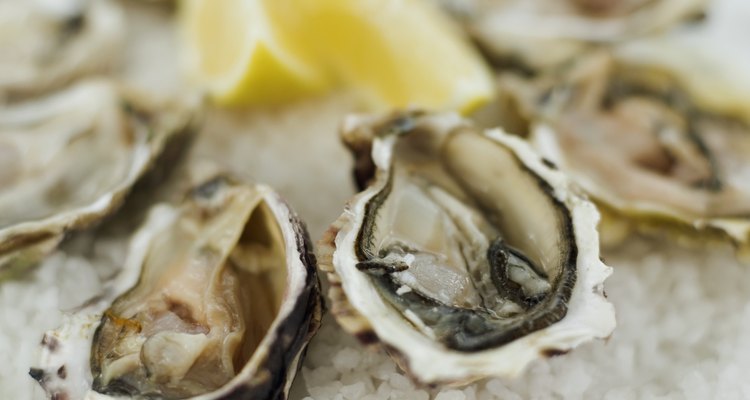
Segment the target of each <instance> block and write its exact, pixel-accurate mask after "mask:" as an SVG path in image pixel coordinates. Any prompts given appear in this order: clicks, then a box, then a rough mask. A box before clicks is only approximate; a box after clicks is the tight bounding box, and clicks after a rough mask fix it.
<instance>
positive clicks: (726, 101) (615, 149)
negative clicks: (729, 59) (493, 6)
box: [500, 46, 750, 245]
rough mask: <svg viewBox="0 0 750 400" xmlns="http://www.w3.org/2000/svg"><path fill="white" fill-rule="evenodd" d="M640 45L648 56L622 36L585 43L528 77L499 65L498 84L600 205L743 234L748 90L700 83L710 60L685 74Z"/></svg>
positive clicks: (616, 212)
mask: <svg viewBox="0 0 750 400" xmlns="http://www.w3.org/2000/svg"><path fill="white" fill-rule="evenodd" d="M638 48H640V49H643V48H642V47H641V46H638ZM659 51H660V52H662V53H664V57H668V58H671V59H672V61H671V63H677V64H680V65H682V64H685V65H688V64H691V62H690V61H689V60H688V59H686V58H680V57H676V54H677V53H673V52H670V51H669V50H668V49H667V48H661V49H660V50H659ZM646 54H648V55H649V56H655V53H653V52H648V53H644V52H642V51H640V50H638V49H637V48H635V47H631V46H628V47H627V48H622V49H618V50H617V52H615V53H594V54H590V55H588V56H587V57H585V58H583V59H581V60H579V61H578V62H577V63H575V64H574V65H572V66H570V67H568V68H565V69H563V70H561V71H557V72H556V73H554V74H550V75H549V76H544V77H540V78H538V79H535V80H524V79H520V78H518V77H517V76H510V75H506V76H505V77H503V78H501V79H500V85H501V89H502V90H503V91H504V92H505V93H506V94H507V93H512V95H513V96H514V98H516V99H517V101H518V104H519V107H518V110H520V111H521V113H522V114H524V118H525V119H526V120H527V121H529V128H528V131H529V134H530V137H529V139H530V141H531V142H532V143H534V145H535V146H536V148H537V149H538V150H539V151H540V152H541V153H543V154H544V155H545V156H546V157H548V158H549V159H551V160H552V161H554V162H555V163H557V164H558V165H560V166H561V168H562V169H563V170H565V171H566V172H568V173H570V174H571V175H572V176H573V178H574V179H575V180H576V181H577V182H578V184H579V185H580V186H582V187H583V188H584V189H585V190H586V191H587V192H588V193H589V194H590V195H591V196H592V197H593V198H594V199H595V200H596V201H597V202H598V203H599V204H601V205H602V206H603V208H604V210H606V211H608V214H609V215H611V216H615V217H620V216H622V217H628V219H630V220H632V221H633V222H634V223H635V224H636V225H637V226H636V227H639V228H646V229H648V230H652V229H654V228H662V227H666V228H669V227H673V228H679V229H678V232H680V231H681V232H685V233H687V234H688V235H687V236H691V235H692V234H693V233H695V232H696V231H697V232H701V233H710V234H717V235H720V236H723V237H728V238H729V239H731V240H732V241H734V242H735V243H736V244H740V245H741V244H743V243H747V242H748V241H750V108H748V104H750V102H749V100H750V97H748V96H747V93H744V94H743V93H737V91H736V90H732V89H731V88H729V87H728V86H724V85H720V84H719V80H717V79H714V80H713V81H712V82H713V83H714V84H713V85H707V81H706V80H707V79H711V75H710V70H706V69H704V68H695V69H694V70H693V71H694V72H698V73H697V74H696V75H695V76H692V77H691V76H690V74H689V73H688V72H689V71H690V69H689V68H687V69H686V68H685V67H684V66H683V67H679V68H680V69H681V70H676V69H670V67H669V63H666V62H664V63H662V62H657V60H656V59H651V61H649V60H648V59H646V58H643V57H642V56H643V55H646ZM697 64H698V65H700V63H698V62H696V61H695V60H694V61H693V62H692V65H697ZM618 219H619V218H614V219H613V222H618V221H617V220H618ZM619 222H621V223H620V224H616V225H611V226H610V229H607V230H606V231H605V232H606V233H607V241H608V242H613V243H614V242H617V241H619V239H622V238H623V237H625V235H626V234H627V233H628V232H629V231H630V228H632V227H631V226H628V224H627V223H625V220H624V219H623V220H622V221H619ZM623 224H624V225H623Z"/></svg>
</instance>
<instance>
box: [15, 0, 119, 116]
mask: <svg viewBox="0 0 750 400" xmlns="http://www.w3.org/2000/svg"><path fill="white" fill-rule="evenodd" d="M124 33H125V23H124V15H123V13H122V10H120V8H119V6H118V5H117V4H115V3H114V2H112V1H109V0H52V1H50V0H36V1H20V2H19V1H7V0H2V1H0V102H2V101H3V99H4V98H8V97H11V98H13V97H17V96H24V95H28V94H34V93H39V92H41V91H44V90H50V89H54V88H56V87H58V86H60V85H63V84H66V83H67V82H69V81H70V80H72V79H74V78H77V77H80V76H82V75H84V74H88V73H93V72H98V71H102V70H104V69H106V68H108V67H110V66H111V65H113V64H114V62H115V61H116V60H117V54H118V53H117V52H118V50H119V49H121V48H122V43H121V42H122V39H123V38H124Z"/></svg>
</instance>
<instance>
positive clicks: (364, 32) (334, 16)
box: [272, 0, 493, 112]
mask: <svg viewBox="0 0 750 400" xmlns="http://www.w3.org/2000/svg"><path fill="white" fill-rule="evenodd" d="M272 13H273V14H274V16H275V18H276V19H277V20H278V21H284V23H285V26H286V27H289V29H293V30H294V32H293V33H292V35H293V38H294V43H295V45H296V46H298V47H297V49H300V48H301V49H300V50H298V51H304V50H307V51H311V52H312V53H313V54H314V55H315V56H316V57H317V58H316V62H317V63H318V64H319V65H320V66H322V68H324V69H326V70H328V71H331V72H333V74H334V76H336V77H337V78H338V79H339V80H340V81H341V82H343V83H344V84H345V85H347V86H350V87H352V88H354V89H355V90H357V91H359V92H360V93H362V95H363V97H364V98H365V99H366V100H367V101H368V102H369V103H370V105H371V106H372V107H374V108H378V109H380V108H390V107H405V106H416V107H423V108H430V109H439V110H446V109H450V110H459V111H463V112H469V111H471V110H473V109H474V108H476V107H477V106H479V105H481V104H483V103H484V102H486V101H488V100H489V99H490V98H491V97H492V96H493V80H492V77H491V74H490V72H489V68H488V67H487V65H486V64H485V62H484V61H483V59H482V58H481V56H480V55H479V54H478V52H477V51H476V50H475V49H474V48H473V47H472V46H471V45H470V44H469V43H468V40H467V39H466V37H465V35H464V34H463V32H462V31H461V30H460V29H459V28H458V27H457V26H455V24H454V23H453V21H451V20H450V19H449V17H448V16H446V15H445V14H444V13H443V12H442V10H440V9H439V8H438V7H437V6H436V5H435V4H434V3H433V2H430V1H426V0H356V1H351V0H273V7H272Z"/></svg>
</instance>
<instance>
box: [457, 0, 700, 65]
mask: <svg viewBox="0 0 750 400" xmlns="http://www.w3.org/2000/svg"><path fill="white" fill-rule="evenodd" d="M707 3H708V1H707V0H567V1H560V0H501V1H498V0H477V1H473V2H469V4H471V5H470V6H469V5H466V4H463V6H462V7H461V8H460V9H461V10H463V12H462V15H463V18H464V19H465V20H466V24H467V27H468V30H469V31H470V32H471V34H472V35H473V36H474V37H475V38H476V40H477V41H478V42H479V44H480V45H481V47H482V48H484V49H485V52H486V54H487V55H488V56H489V57H490V59H491V60H492V61H493V62H494V63H495V64H496V65H498V66H500V67H505V68H514V69H520V70H523V71H525V72H526V73H532V72H533V71H536V70H539V69H542V68H547V67H551V66H554V65H558V64H560V63H561V62H564V61H566V60H569V59H571V58H572V57H573V56H574V55H576V54H578V53H580V52H582V51H584V50H586V49H588V48H590V47H591V45H592V44H601V43H612V42H618V41H622V40H625V39H629V38H634V37H639V36H642V35H644V34H647V33H653V32H655V31H663V30H666V29H667V28H669V27H671V26H672V25H674V24H676V23H678V22H680V21H682V20H685V19H689V18H695V17H696V16H701V15H703V12H704V10H705V8H706V5H707ZM454 9H455V7H454Z"/></svg>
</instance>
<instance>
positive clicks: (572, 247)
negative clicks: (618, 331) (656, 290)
mask: <svg viewBox="0 0 750 400" xmlns="http://www.w3.org/2000/svg"><path fill="white" fill-rule="evenodd" d="M344 138H345V141H346V142H347V144H348V146H349V147H350V148H351V149H352V150H353V152H354V153H355V155H356V157H357V160H356V175H357V180H358V182H359V183H360V185H361V186H362V187H363V191H362V192H360V193H359V194H358V195H356V196H355V197H354V198H353V199H352V200H351V201H350V202H349V203H348V205H347V208H346V211H345V212H344V214H342V216H341V217H340V218H339V219H338V220H337V221H336V222H335V223H334V224H333V225H332V227H331V228H330V229H329V231H328V232H327V233H326V235H325V236H324V238H323V239H322V241H321V246H322V249H320V252H321V257H320V263H321V268H322V269H324V270H325V271H326V272H327V273H328V277H329V281H330V283H331V289H330V292H329V295H330V298H331V302H332V311H333V314H334V315H335V317H336V319H337V320H338V322H339V323H340V324H341V325H342V326H343V327H344V329H346V330H347V331H349V332H351V333H353V334H354V335H356V336H357V337H358V338H359V339H360V340H361V341H362V342H363V343H365V344H376V343H377V342H380V344H382V346H383V347H384V348H385V349H386V350H387V351H388V353H390V355H391V356H392V357H393V358H394V359H395V360H396V362H397V363H398V364H399V365H400V366H401V367H402V368H404V369H405V370H406V371H407V372H408V373H409V374H410V375H411V376H412V378H414V379H415V380H417V381H419V382H422V383H437V382H442V383H453V384H462V383H467V382H470V381H472V380H475V379H479V378H482V377H485V376H514V375H517V374H519V373H520V372H521V371H523V369H524V368H525V367H526V365H527V364H528V363H529V362H530V361H532V360H534V359H536V358H538V357H540V356H545V355H555V354H560V353H563V352H567V351H568V350H570V349H571V348H573V347H575V346H577V345H579V344H581V343H582V342H584V341H587V340H590V339H592V338H603V337H606V336H608V335H609V334H610V333H611V332H612V330H613V329H614V326H615V319H614V310H613V307H612V305H611V304H610V303H609V302H607V300H606V299H605V298H604V295H603V282H604V280H605V279H606V277H607V276H608V275H609V274H610V271H611V270H610V268H609V267H607V266H606V265H604V264H603V263H602V262H601V261H600V259H599V242H598V237H597V232H596V223H597V221H598V218H599V215H598V213H597V211H596V209H595V207H594V206H593V205H592V204H591V203H590V202H588V201H587V200H585V199H584V198H582V197H581V196H579V195H577V194H576V193H575V191H574V190H573V189H572V188H571V187H570V185H569V182H568V179H567V178H566V177H565V176H564V175H563V174H562V173H560V172H559V171H556V170H554V169H553V168H551V167H550V166H548V165H546V163H545V161H544V160H543V159H541V158H540V157H539V156H538V155H536V153H534V152H533V151H532V150H531V149H530V147H529V146H528V145H527V144H526V143H524V142H523V140H522V139H520V138H517V137H512V136H508V135H506V134H505V133H503V132H502V131H500V130H490V131H486V132H481V131H479V130H477V129H475V128H473V127H472V126H470V125H469V124H468V123H467V122H466V121H464V120H462V119H461V118H460V117H458V116H457V115H455V114H422V113H420V112H406V113H398V114H395V115H390V116H388V117H386V118H372V117H351V118H350V119H348V120H347V121H346V122H345V124H344Z"/></svg>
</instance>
